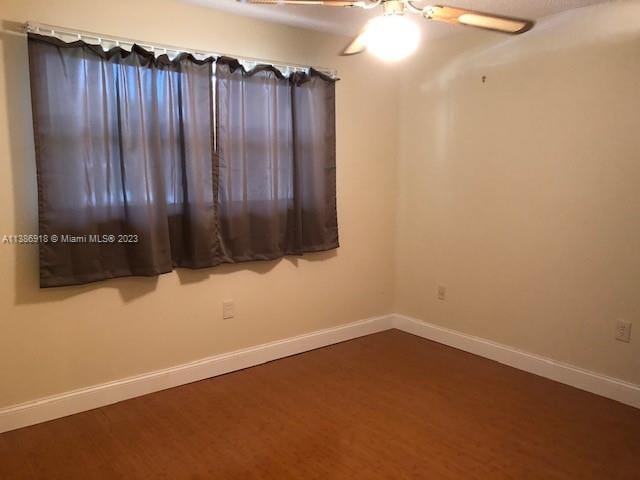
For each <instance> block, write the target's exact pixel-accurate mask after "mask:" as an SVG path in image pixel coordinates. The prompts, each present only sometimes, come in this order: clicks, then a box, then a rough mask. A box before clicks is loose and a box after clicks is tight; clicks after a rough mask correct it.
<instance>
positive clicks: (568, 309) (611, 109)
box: [396, 2, 640, 384]
mask: <svg viewBox="0 0 640 480" xmlns="http://www.w3.org/2000/svg"><path fill="white" fill-rule="evenodd" d="M424 48H425V49H427V50H428V52H426V53H425V54H424V55H423V58H424V62H423V64H422V65H415V66H414V68H413V69H412V71H411V75H410V76H409V78H408V80H407V81H406V82H405V85H404V86H405V88H404V89H403V102H402V107H401V109H400V111H401V112H402V114H401V115H402V121H401V127H402V134H401V139H400V152H399V154H400V158H399V174H398V181H399V185H400V188H399V190H398V191H399V197H398V202H399V203H398V229H397V243H396V246H397V270H396V279H397V281H396V292H397V295H396V310H398V311H399V312H401V313H404V314H408V315H412V316H415V317H418V318H421V319H424V320H427V321H430V322H434V323H436V324H438V325H442V326H445V327H448V328H452V329H455V330H460V331H463V332H466V333H469V334H473V335H478V336H481V337H485V338H488V339H491V340H494V341H497V342H501V343H504V344H507V345H511V346H514V347H517V348H521V349H524V350H527V351H529V352H534V353H537V354H541V355H545V356H548V357H551V358H554V359H557V360H560V361H564V362H568V363H571V364H574V365H578V366H580V367H583V368H586V369H590V370H594V371H596V372H602V373H604V374H608V375H611V376H614V377H619V378H621V379H625V380H628V381H632V382H634V383H636V384H640V133H639V132H640V2H630V3H615V4H609V5H603V6H599V7H594V8H588V9H581V10H579V11H574V12H568V13H565V14H562V15H559V16H556V17H554V18H551V19H549V20H546V21H543V22H541V23H540V25H538V27H537V28H536V29H534V30H533V31H531V32H530V33H528V34H527V35H525V36H523V37H518V38H504V37H500V36H493V35H479V34H475V33H474V34H470V35H468V36H465V37H463V38H460V39H444V40H443V41H440V42H433V43H431V44H430V45H428V46H425V47H424ZM482 76H486V83H482ZM439 283H441V284H444V285H446V286H447V287H448V299H447V301H445V302H441V301H438V300H437V298H436V288H437V285H438V284H439ZM618 317H620V318H626V319H628V320H632V321H634V322H635V328H636V331H635V332H634V336H635V338H634V339H633V341H632V343H631V344H624V343H620V342H616V341H614V338H613V337H614V324H615V320H616V318H618Z"/></svg>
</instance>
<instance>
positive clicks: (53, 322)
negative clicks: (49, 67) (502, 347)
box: [0, 0, 640, 407]
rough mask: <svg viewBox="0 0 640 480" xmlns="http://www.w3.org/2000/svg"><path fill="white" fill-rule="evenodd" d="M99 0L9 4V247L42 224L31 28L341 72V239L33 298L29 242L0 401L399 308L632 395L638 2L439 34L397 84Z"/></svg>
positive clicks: (371, 70)
mask: <svg viewBox="0 0 640 480" xmlns="http://www.w3.org/2000/svg"><path fill="white" fill-rule="evenodd" d="M103 5H105V4H104V3H103V2H97V1H96V2H88V1H86V0H83V1H78V0H53V1H52V0H31V1H26V0H11V1H9V0H0V19H1V20H2V29H1V30H2V32H1V33H0V158H1V159H2V160H3V161H2V162H0V202H1V203H0V205H1V206H2V209H3V210H2V213H1V214H0V234H11V233H25V232H33V231H34V230H35V228H36V198H35V172H34V158H33V140H32V128H31V113H30V104H29V94H28V92H29V90H28V69H27V64H26V60H27V52H26V41H25V38H24V36H20V35H17V34H15V33H12V32H11V31H12V30H14V29H15V27H16V24H15V22H18V23H22V22H24V21H26V20H34V21H40V22H46V23H52V24H58V25H64V26H69V27H75V28H80V29H85V30H94V31H99V32H106V33H110V34H113V35H120V36H125V37H134V38H141V39H145V40H149V41H156V42H162V43H169V44H177V45H185V46H192V47H196V48H202V49H216V50H221V51H225V52H228V53H230V54H237V55H248V56H254V57H264V58H271V59H275V60H283V61H292V62H298V63H311V64H318V65H323V66H330V67H336V68H338V69H339V71H340V76H341V78H342V81H341V82H339V84H338V88H337V95H338V101H337V122H338V129H339V135H338V202H339V221H340V234H341V244H342V247H341V248H340V249H339V250H338V251H337V252H336V253H335V254H317V255H309V256H307V257H304V258H302V259H285V260H282V261H279V262H268V263H255V264H251V265H242V266H239V267H234V266H222V267H219V268H214V269H210V270H206V271H188V270H181V271H179V272H174V273H171V274H167V275H163V276H161V277H159V278H157V279H146V278H129V279H119V280H113V281H107V282H101V283H98V284H94V285H91V286H85V287H73V288H59V289H50V290H39V289H38V286H37V249H36V248H35V247H33V246H12V245H2V244H0V273H1V275H2V276H1V278H0V309H1V310H0V315H1V316H0V407H2V406H7V405H11V404H15V403H19V402H23V401H27V400H32V399H35V398H40V397H43V396H47V395H51V394H55V393H59V392H64V391H67V390H70V389H74V388H79V387H84V386H88V385H93V384H98V383H101V382H105V381H109V380H113V379H118V378H122V377H126V376H130V375H134V374H138V373H143V372H148V371H151V370H155V369H159V368H164V367H169V366H172V365H176V364H179V363H183V362H187V361H190V360H195V359H199V358H203V357H206V356H208V355H212V354H216V353H220V352H225V351H229V350H233V349H237V348H241V347H245V346H249V345H255V344H259V343H263V342H266V341H270V340H274V339H278V338H283V337H288V336H291V335H295V334H299V333H303V332H308V331H311V330H315V329H319V328H324V327H330V326H333V325H338V324H342V323H346V322H349V321H354V320H358V319H362V318H366V317H370V316H374V315H380V314H384V313H389V312H392V311H399V312H400V313H405V314H409V315H412V316H415V317H418V318H422V319H424V320H427V321H430V322H434V323H437V324H440V325H443V326H446V327H449V328H453V329H456V330H460V331H463V332H467V333H470V334H474V335H479V336H482V337H485V338H489V339H492V340H495V341H498V342H501V343H505V344H508V345H512V346H515V347H518V348H522V349H524V350H527V351H530V352H534V353H537V354H541V355H546V356H549V357H552V358H555V359H558V360H561V361H565V362H569V363H572V364H575V365H578V366H581V367H584V368H587V369H592V370H595V371H598V372H602V373H605V374H609V375H612V376H615V377H619V378H622V379H626V380H629V381H632V382H635V383H640V342H638V333H639V332H637V331H636V332H635V334H634V335H635V337H636V338H635V339H634V341H633V343H631V344H629V345H627V344H622V343H618V342H615V341H614V340H613V327H614V321H615V319H616V318H618V317H623V318H627V319H631V320H634V321H635V322H636V327H638V325H640V323H639V322H640V320H639V317H640V294H639V293H638V292H639V291H638V286H639V285H640V215H639V214H638V205H640V188H638V185H640V158H639V152H640V135H638V133H637V131H638V112H639V111H640V96H639V95H638V87H639V83H638V79H639V78H640V33H639V29H638V27H637V25H640V21H639V20H640V13H639V11H638V6H637V5H638V4H637V2H636V5H635V6H634V5H633V4H632V3H629V4H617V5H615V6H606V7H595V8H593V9H583V10H582V11H580V12H570V13H568V14H563V15H560V16H558V17H555V18H553V19H551V20H548V21H544V22H542V23H541V24H540V25H539V26H538V27H537V28H536V29H535V30H534V31H532V32H530V33H529V34H527V35H526V36H524V37H519V38H513V39H505V38H504V37H501V36H493V35H491V34H476V33H471V34H468V35H465V36H461V37H447V38H445V39H442V40H430V41H428V42H425V44H424V45H423V48H422V50H421V51H420V53H419V55H418V56H416V57H414V59H412V63H411V64H410V65H408V67H410V68H408V69H406V68H405V69H404V70H403V69H402V67H401V68H400V71H404V72H405V75H403V77H404V78H401V77H400V76H398V75H397V74H398V72H399V70H398V69H397V68H392V67H383V66H381V65H380V64H379V63H377V62H375V61H372V60H369V59H368V57H367V56H361V57H353V58H346V59H343V58H340V57H337V56H336V55H335V53H336V52H337V51H338V50H339V49H340V48H341V47H342V46H343V44H344V39H342V38H339V37H332V36H326V35H321V34H318V33H312V32H307V31H303V30H297V29H293V28H287V27H283V26H280V25H273V24H267V23H261V22H258V21H255V20H251V19H246V18H240V17H234V16H231V15H228V14H223V13H219V12H216V11H213V10H210V9H205V8H200V7H196V6H192V5H188V4H183V3H178V2H173V1H169V0H140V1H136V2H129V1H124V0H112V1H111V2H109V6H108V7H104V6H103ZM407 73H408V74H407ZM482 76H486V83H482V81H481V78H482ZM398 87H402V88H400V89H399V88H398ZM398 91H400V92H401V93H400V95H398V94H397V93H396V92H398ZM396 100H400V101H399V103H397V102H396ZM396 120H400V122H399V124H396ZM398 127H399V128H398ZM396 209H397V210H396ZM396 211H397V215H396ZM394 226H395V233H394ZM394 257H395V258H394ZM394 271H395V275H394ZM439 283H442V284H445V285H446V286H447V287H448V289H449V297H448V300H447V301H446V302H439V301H437V300H436V286H437V284H439ZM227 298H233V299H235V301H236V309H237V315H236V318H235V319H233V320H229V321H223V320H222V319H221V302H222V300H223V299H227Z"/></svg>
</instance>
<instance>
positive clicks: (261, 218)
mask: <svg viewBox="0 0 640 480" xmlns="http://www.w3.org/2000/svg"><path fill="white" fill-rule="evenodd" d="M29 62H30V71H31V92H32V103H33V118H34V134H35V144H36V161H37V172H38V207H39V224H40V225H39V229H40V232H39V233H40V234H41V235H42V236H43V239H42V241H41V243H40V283H41V286H43V287H49V286H59V285H71V284H80V283H87V282H92V281H96V280H101V279H105V278H112V277H118V276H126V275H157V274H160V273H163V272H168V271H170V270H171V269H172V268H173V267H176V266H177V267H189V268H202V267H207V266H213V265H217V264H219V263H222V262H237V261H251V260H261V259H270V258H276V257H280V256H282V255H285V254H301V253H303V252H306V251H316V250H326V249H330V248H336V247H337V246H338V237H337V221H336V209H335V112H334V108H335V106H334V102H335V98H334V87H335V86H334V82H333V81H332V80H331V79H329V78H326V77H324V76H322V75H321V74H319V73H317V72H313V71H312V72H311V73H310V74H295V75H293V76H292V77H290V78H285V77H283V76H282V74H281V73H280V72H279V71H277V70H275V69H273V68H272V67H257V68H256V69H254V70H252V71H251V72H246V71H244V69H242V67H239V65H238V63H237V62H235V61H233V60H231V59H219V62H218V65H217V67H215V69H216V71H215V77H214V59H207V60H203V61H200V60H197V59H195V58H194V57H193V56H191V55H186V54H185V55H181V56H179V57H177V58H175V59H173V60H170V59H169V58H168V57H167V56H166V55H163V56H160V57H157V58H156V57H154V55H153V54H151V53H150V52H147V51H145V50H144V49H142V48H140V47H137V46H134V48H133V49H132V51H131V52H127V51H125V50H122V49H120V48H114V49H112V50H110V51H108V52H105V51H104V50H102V48H101V47H99V46H93V45H88V44H86V43H84V42H81V41H78V42H73V43H65V42H62V41H61V40H58V39H55V38H51V37H45V36H40V35H34V34H30V35H29ZM216 132H217V136H216ZM216 145H217V147H218V150H216ZM54 239H55V241H54Z"/></svg>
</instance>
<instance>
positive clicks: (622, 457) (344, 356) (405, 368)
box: [0, 330, 640, 480]
mask: <svg viewBox="0 0 640 480" xmlns="http://www.w3.org/2000/svg"><path fill="white" fill-rule="evenodd" d="M0 478H2V479H3V480H4V479H27V478H39V479H47V480H52V479H65V480H69V479H76V478H78V479H93V478H106V479H118V478H123V479H138V478H144V479H147V478H166V479H183V478H189V479H196V478H202V479H275V480H283V479H323V480H326V479H366V480H370V479H405V478H415V479H437V480H440V479H465V480H466V479H506V478H509V479H545V480H551V479H572V480H576V479H580V480H585V479H598V480H614V479H640V410H637V409H634V408H631V407H627V406H624V405H621V404H619V403H616V402H613V401H610V400H607V399H604V398H601V397H598V396H595V395H591V394H589V393H585V392H582V391H580V390H576V389H574V388H571V387H567V386H564V385H560V384H558V383H554V382H551V381H548V380H545V379H543V378H540V377H536V376H534V375H530V374H527V373H524V372H521V371H518V370H515V369H513V368H510V367H506V366H503V365H500V364H498V363H494V362H492V361H489V360H485V359H482V358H479V357H476V356H474V355H470V354H466V353H463V352H461V351H458V350H454V349H452V348H448V347H445V346H442V345H439V344H436V343H433V342H429V341H427V340H424V339H421V338H418V337H414V336H411V335H409V334H406V333H402V332H399V331H396V330H392V331H387V332H383V333H379V334H376V335H371V336H368V337H363V338H360V339H357V340H352V341H350V342H345V343H342V344H339V345H334V346H331V347H327V348H322V349H319V350H315V351H313V352H308V353H304V354H301V355H297V356H294V357H289V358H286V359H283V360H279V361H276V362H272V363H268V364H265V365H262V366H259V367H255V368H251V369H248V370H243V371H240V372H235V373H231V374H228V375H225V376H222V377H218V378H214V379H210V380H205V381H201V382H197V383H193V384H190V385H186V386H183V387H179V388H174V389H171V390H166V391H163V392H159V393H155V394H152V395H147V396H145V397H140V398H137V399H134V400H129V401H126V402H122V403H119V404H116V405H112V406H109V407H106V408H100V409H97V410H93V411H90V412H85V413H81V414H78V415H74V416H71V417H67V418H63V419H60V420H56V421H52V422H49V423H45V424H41V425H36V426H34V427H29V428H25V429H22V430H17V431H13V432H8V433H5V434H2V435H0Z"/></svg>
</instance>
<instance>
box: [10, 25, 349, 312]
mask: <svg viewBox="0 0 640 480" xmlns="http://www.w3.org/2000/svg"><path fill="white" fill-rule="evenodd" d="M0 44H1V46H2V49H3V53H4V59H5V60H4V65H5V71H4V74H5V79H6V92H5V98H6V99H7V110H8V127H9V149H10V156H11V172H12V178H11V185H12V186H13V196H14V199H13V208H14V212H13V213H14V225H13V232H2V233H6V234H10V233H11V234H31V233H36V232H37V230H38V205H37V184H36V165H35V149H34V143H33V125H32V117H31V93H30V90H29V64H28V49H27V39H26V36H25V35H24V31H23V24H20V23H17V22H11V21H6V20H0ZM5 247H7V248H13V249H14V252H15V254H14V255H15V256H14V258H15V264H14V275H15V279H14V282H15V297H14V302H15V304H16V305H25V304H33V303H50V302H56V301H62V300H65V299H67V298H70V297H74V296H77V295H82V294H86V293H89V292H92V291H94V290H98V289H104V288H110V289H117V290H118V292H119V294H120V296H121V298H122V300H123V301H124V302H125V303H127V302H131V301H134V300H136V299H137V298H140V297H143V296H145V295H148V294H150V293H153V292H154V291H155V290H156V287H157V284H158V277H126V278H114V279H110V280H104V281H100V282H96V283H92V284H87V285H81V286H69V287H55V288H47V289H41V288H40V287H39V278H38V247H37V245H12V246H10V245H5ZM336 255H337V252H336V251H335V250H332V251H328V252H317V253H309V254H305V255H304V257H303V260H302V261H308V262H314V261H323V260H326V259H328V258H332V257H335V256H336ZM281 261H287V262H291V263H292V264H293V265H295V266H297V265H298V262H299V261H300V258H299V257H284V258H282V259H277V260H271V261H259V262H247V263H242V264H224V265H219V266H216V267H212V268H205V269H201V270H190V269H177V270H175V274H176V275H177V276H178V280H179V282H180V283H181V284H183V285H186V284H193V283H197V282H202V281H206V280H208V279H210V278H214V277H217V276H222V275H229V274H232V273H235V272H239V271H250V272H254V273H257V274H259V275H263V274H266V273H268V272H270V271H271V270H273V269H274V268H275V267H276V265H277V264H278V263H279V262H281Z"/></svg>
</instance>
